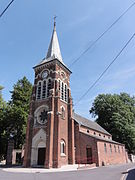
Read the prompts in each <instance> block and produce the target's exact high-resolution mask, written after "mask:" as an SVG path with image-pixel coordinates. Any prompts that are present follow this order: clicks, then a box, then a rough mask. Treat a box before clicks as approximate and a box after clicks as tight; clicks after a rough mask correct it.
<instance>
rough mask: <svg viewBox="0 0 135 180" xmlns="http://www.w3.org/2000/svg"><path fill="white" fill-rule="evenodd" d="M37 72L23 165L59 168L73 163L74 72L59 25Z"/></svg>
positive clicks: (36, 67)
mask: <svg viewBox="0 0 135 180" xmlns="http://www.w3.org/2000/svg"><path fill="white" fill-rule="evenodd" d="M34 71H35V80H34V86H33V92H32V97H31V103H30V113H29V116H28V122H27V132H26V144H25V155H24V162H23V165H24V167H30V166H44V167H46V168H52V167H56V168H57V167H61V166H62V165H66V164H74V163H75V162H74V161H75V155H74V121H73V119H72V98H71V92H70V74H71V71H70V70H69V69H68V68H67V66H66V65H65V64H64V62H63V59H62V55H61V51H60V46H59V42H58V37H57V33H56V22H54V29H53V33H52V38H51V42H50V45H49V48H48V52H47V55H46V58H45V59H43V60H42V61H41V62H40V63H39V64H38V65H36V66H35V67H34Z"/></svg>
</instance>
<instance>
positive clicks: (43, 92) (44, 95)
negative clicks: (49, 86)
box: [42, 81, 46, 99]
mask: <svg viewBox="0 0 135 180" xmlns="http://www.w3.org/2000/svg"><path fill="white" fill-rule="evenodd" d="M42 98H43V99H45V98H46V81H44V82H43V90H42Z"/></svg>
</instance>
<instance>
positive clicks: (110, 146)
mask: <svg viewBox="0 0 135 180" xmlns="http://www.w3.org/2000/svg"><path fill="white" fill-rule="evenodd" d="M110 153H112V145H111V144H110Z"/></svg>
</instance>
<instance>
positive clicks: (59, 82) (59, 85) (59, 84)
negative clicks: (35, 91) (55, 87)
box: [59, 80, 61, 91]
mask: <svg viewBox="0 0 135 180" xmlns="http://www.w3.org/2000/svg"><path fill="white" fill-rule="evenodd" d="M60 89H61V83H60V80H59V91H60Z"/></svg>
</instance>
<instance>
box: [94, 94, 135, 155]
mask: <svg viewBox="0 0 135 180" xmlns="http://www.w3.org/2000/svg"><path fill="white" fill-rule="evenodd" d="M90 113H92V114H93V116H95V117H96V118H97V119H96V122H97V123H98V124H100V125H101V126H102V127H103V128H104V129H106V130H107V131H108V132H109V133H110V134H112V136H113V139H114V140H115V141H118V142H121V143H124V144H125V145H126V148H127V149H128V151H129V153H135V97H131V96H130V95H129V94H126V93H121V94H120V95H118V94H114V95H111V94H100V95H98V96H97V97H96V99H95V100H94V103H93V105H92V108H91V109H90Z"/></svg>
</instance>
